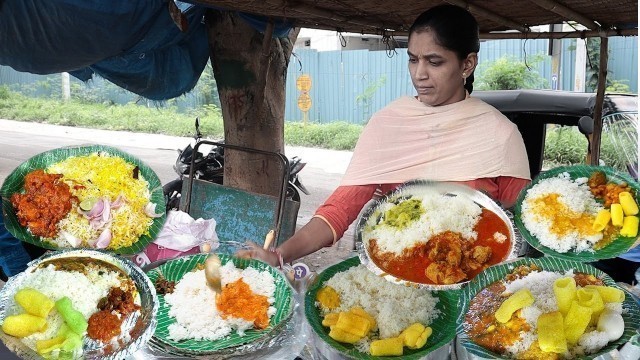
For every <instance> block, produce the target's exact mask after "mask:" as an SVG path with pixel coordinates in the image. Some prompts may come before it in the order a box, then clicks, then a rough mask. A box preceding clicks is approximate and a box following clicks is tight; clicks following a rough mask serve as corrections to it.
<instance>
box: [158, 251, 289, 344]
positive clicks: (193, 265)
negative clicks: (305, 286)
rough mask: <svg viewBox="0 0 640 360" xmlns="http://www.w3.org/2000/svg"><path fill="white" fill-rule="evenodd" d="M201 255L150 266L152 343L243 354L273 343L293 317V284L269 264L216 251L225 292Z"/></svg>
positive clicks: (204, 257) (204, 255)
mask: <svg viewBox="0 0 640 360" xmlns="http://www.w3.org/2000/svg"><path fill="white" fill-rule="evenodd" d="M207 256H208V254H197V255H191V256H185V257H179V258H176V259H172V260H168V261H161V262H158V263H154V264H151V265H150V266H149V268H148V269H146V271H147V275H148V276H149V278H150V279H151V281H153V283H154V284H155V286H156V289H157V290H158V294H159V295H158V298H159V301H160V309H159V311H158V327H157V329H156V331H155V334H154V337H153V339H152V341H151V343H152V345H154V346H156V347H159V348H160V349H162V350H163V351H164V352H167V353H172V354H178V355H224V354H233V355H239V354H242V353H245V352H253V351H257V350H259V349H261V348H262V347H265V346H269V345H268V343H269V340H270V339H271V338H272V337H273V336H275V335H277V334H278V330H279V329H281V328H282V327H283V326H284V325H285V324H286V323H287V321H288V320H289V319H290V318H291V316H292V315H293V309H294V303H295V299H294V298H293V288H292V287H291V285H290V284H289V281H288V280H287V279H286V278H285V277H284V275H283V274H282V272H280V271H278V270H277V269H275V268H273V267H271V266H269V265H268V264H266V263H263V262H260V261H258V260H253V259H240V258H236V257H233V256H230V255H226V254H218V256H219V258H220V260H221V263H222V266H221V267H220V282H221V285H222V286H221V288H222V289H221V292H220V293H216V292H215V291H214V290H213V289H211V288H210V287H209V286H208V285H207V280H206V277H205V271H204V263H205V260H206V258H207Z"/></svg>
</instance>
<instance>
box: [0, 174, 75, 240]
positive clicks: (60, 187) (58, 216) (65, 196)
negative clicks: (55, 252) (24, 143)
mask: <svg viewBox="0 0 640 360" xmlns="http://www.w3.org/2000/svg"><path fill="white" fill-rule="evenodd" d="M60 178H62V175H60V174H47V173H45V172H44V171H43V170H35V171H32V172H30V173H28V174H27V175H26V176H25V177H24V190H25V193H24V194H20V193H16V194H13V195H12V196H11V204H12V205H13V207H14V208H15V209H16V216H17V217H18V221H19V222H20V225H22V226H26V227H27V228H28V229H29V230H30V231H31V233H32V234H33V235H36V236H41V237H45V238H50V237H55V236H56V235H57V233H58V229H57V226H56V225H57V224H58V222H59V221H60V220H62V219H63V218H64V217H65V216H67V214H68V213H69V211H70V210H71V204H72V200H74V199H76V198H75V196H73V195H71V191H70V189H69V186H68V185H67V184H65V183H64V182H63V181H61V180H60ZM76 201H77V199H76Z"/></svg>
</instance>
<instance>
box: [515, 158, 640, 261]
mask: <svg viewBox="0 0 640 360" xmlns="http://www.w3.org/2000/svg"><path fill="white" fill-rule="evenodd" d="M639 200H640V185H639V184H638V183H637V182H636V181H634V180H633V179H632V178H631V177H630V176H628V175H626V174H624V173H621V172H618V171H616V170H614V169H613V168H610V167H604V166H589V165H576V166H565V167H558V168H554V169H551V170H548V171H545V172H543V173H542V174H540V175H539V176H538V177H537V178H536V179H534V181H532V183H531V184H529V186H527V187H526V188H525V189H523V190H522V191H521V192H520V195H519V196H518V200H517V203H516V208H515V223H516V226H517V227H518V229H519V230H520V233H521V234H522V236H523V237H524V239H525V240H526V241H527V242H528V243H529V244H531V246H533V247H534V248H536V249H538V250H539V251H541V252H543V253H544V254H546V255H550V256H554V257H558V258H562V259H566V260H575V261H596V260H600V259H608V258H613V257H616V256H618V255H620V254H623V253H625V252H627V251H628V250H629V249H630V248H631V247H632V246H633V245H634V243H636V242H637V241H638V240H639V237H638V222H639V221H640V217H639V216H640V214H639V213H638V203H639Z"/></svg>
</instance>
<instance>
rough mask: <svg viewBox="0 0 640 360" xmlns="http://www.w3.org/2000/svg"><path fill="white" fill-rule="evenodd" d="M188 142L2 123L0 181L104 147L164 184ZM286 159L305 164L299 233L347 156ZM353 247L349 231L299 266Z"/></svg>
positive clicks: (326, 153)
mask: <svg viewBox="0 0 640 360" xmlns="http://www.w3.org/2000/svg"><path fill="white" fill-rule="evenodd" d="M190 140H192V139H190V138H187V137H175V136H166V135H158V134H141V133H131V132H123V131H108V130H96V129H84V128H77V127H68V126H56V125H49V124H40V123H30V122H19V121H11V120H0V179H2V181H4V179H5V178H6V177H7V176H8V175H9V174H10V173H11V172H12V171H13V169H15V168H16V167H17V166H18V165H20V164H21V163H22V162H24V161H25V160H27V159H29V158H30V157H32V156H34V155H36V154H39V153H41V152H44V151H47V150H51V149H55V148H59V147H64V146H74V145H82V144H102V145H110V146H115V147H118V148H120V149H122V150H124V151H126V152H128V153H130V154H132V155H134V156H136V157H138V158H139V159H141V160H142V161H144V162H145V163H146V164H147V165H149V166H150V167H151V168H152V169H153V170H154V171H155V172H156V174H157V175H158V177H159V178H160V181H161V182H162V183H163V184H164V183H166V182H168V181H171V180H173V179H175V178H176V176H177V175H176V173H175V172H174V171H173V164H174V163H175V160H176V156H177V152H176V150H177V149H180V148H183V147H184V146H186V144H188V143H189V141H190ZM285 155H286V156H287V157H293V156H299V157H301V158H302V159H303V160H304V161H305V162H306V163H307V165H306V167H305V168H304V169H303V170H302V172H301V173H300V179H301V180H302V183H303V184H304V185H305V186H306V187H307V189H308V190H309V191H310V192H311V195H304V194H301V197H302V199H301V203H300V211H299V212H298V220H297V224H298V227H300V226H302V225H304V224H306V223H307V221H309V219H310V218H311V216H313V213H314V211H315V209H316V208H317V207H318V206H319V205H320V204H322V202H323V201H324V200H325V199H326V198H327V196H329V194H330V193H331V191H333V189H335V188H336V187H337V186H338V184H339V182H340V179H341V177H342V174H344V171H345V170H346V167H347V165H348V164H349V160H350V159H351V152H348V151H333V150H325V149H314V148H303V147H287V148H286V149H285ZM352 241H353V226H352V227H351V228H350V229H349V230H348V231H347V232H346V233H345V235H344V236H343V238H342V240H341V241H339V242H338V244H336V246H334V247H332V248H326V249H322V250H320V251H319V252H317V253H315V254H312V255H310V256H307V257H305V258H302V259H301V261H302V262H304V263H306V264H307V265H308V266H309V267H310V268H311V270H313V271H315V270H317V269H318V268H322V267H324V266H326V265H329V264H332V263H335V262H337V261H338V260H339V259H341V258H344V257H345V256H346V255H347V254H348V251H349V250H350V249H351V248H352Z"/></svg>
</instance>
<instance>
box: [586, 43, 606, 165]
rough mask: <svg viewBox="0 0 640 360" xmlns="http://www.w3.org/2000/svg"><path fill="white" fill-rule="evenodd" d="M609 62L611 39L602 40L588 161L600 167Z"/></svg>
mask: <svg viewBox="0 0 640 360" xmlns="http://www.w3.org/2000/svg"><path fill="white" fill-rule="evenodd" d="M608 61H609V38H607V37H602V38H600V66H599V69H598V90H597V92H596V104H595V108H594V109H593V133H592V134H591V136H590V138H591V141H590V142H589V150H588V152H587V160H588V162H589V164H591V165H599V162H600V140H601V138H602V106H603V104H604V91H605V89H606V87H607V62H608Z"/></svg>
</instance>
